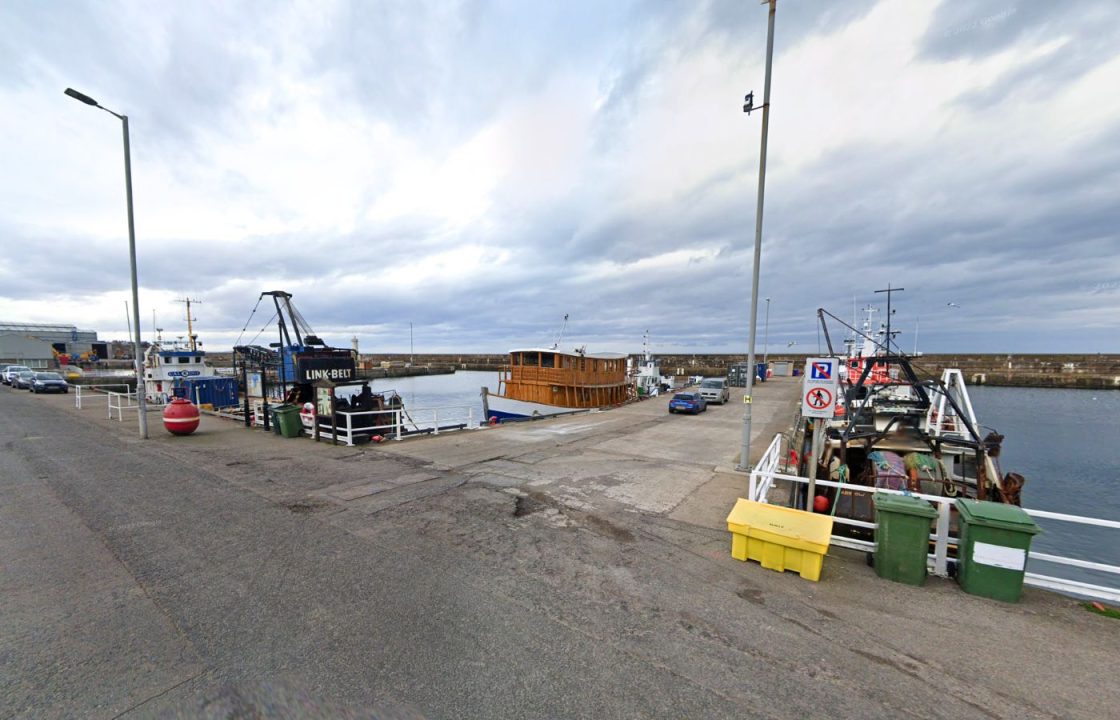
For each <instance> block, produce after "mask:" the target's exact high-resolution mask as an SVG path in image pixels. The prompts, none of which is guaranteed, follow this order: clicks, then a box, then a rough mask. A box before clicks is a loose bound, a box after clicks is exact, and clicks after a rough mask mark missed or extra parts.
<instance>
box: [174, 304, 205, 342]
mask: <svg viewBox="0 0 1120 720" xmlns="http://www.w3.org/2000/svg"><path fill="white" fill-rule="evenodd" d="M175 302H181V303H186V305H187V339H188V340H190V341H191V350H197V349H198V343H197V340H198V336H197V335H195V334H194V321H195V318H193V317H191V303H195V304H196V305H197V304H198V303H201V302H202V301H201V300H194V299H192V298H183V299H182V300H176V301H175Z"/></svg>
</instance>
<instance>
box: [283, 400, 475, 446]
mask: <svg viewBox="0 0 1120 720" xmlns="http://www.w3.org/2000/svg"><path fill="white" fill-rule="evenodd" d="M375 415H380V416H385V415H391V416H392V421H391V422H389V423H386V424H382V425H369V424H366V423H363V422H362V421H361V418H368V417H372V416H375ZM325 419H329V418H324V417H319V418H317V419H316V422H318V423H319V437H320V438H321V439H322V438H325V439H327V440H334V439H336V438H337V440H338V441H339V442H341V443H344V444H346V445H354V444H355V442H359V441H364V440H368V439H369V438H370V437H371V436H373V435H381V436H382V437H384V438H387V439H388V438H392V439H393V440H403V439H404V438H406V437H409V436H412V435H425V434H431V435H439V434H440V433H441V432H447V431H449V430H476V429H478V427H479V426H478V422H477V421H476V420H475V415H474V408H473V407H472V406H468V405H448V406H444V407H433V408H416V409H412V410H365V411H361V412H354V411H346V412H340V413H338V414H337V420H336V423H335V426H334V432H332V430H331V426H330V425H329V424H328V423H325V422H324V420H325ZM304 432H307V433H309V434H311V433H313V432H314V430H313V429H308V428H304Z"/></svg>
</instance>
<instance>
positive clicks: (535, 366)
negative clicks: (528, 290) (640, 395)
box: [482, 347, 630, 422]
mask: <svg viewBox="0 0 1120 720" xmlns="http://www.w3.org/2000/svg"><path fill="white" fill-rule="evenodd" d="M629 385H630V383H629V379H628V378H627V375H626V355H625V354H624V353H588V352H586V351H585V350H584V349H582V348H581V349H577V350H572V351H570V352H566V351H562V350H558V349H556V348H554V347H553V348H528V349H522V350H511V351H510V353H509V367H508V368H506V369H504V370H502V372H501V375H500V376H499V380H498V391H497V392H496V393H494V392H490V390H489V389H488V388H483V389H482V404H483V409H484V411H485V413H486V419H487V420H488V421H490V422H499V421H503V420H512V419H523V418H530V417H540V416H546V415H559V414H562V413H568V412H573V411H577V410H590V409H594V408H602V407H609V406H611V405H620V404H622V403H623V402H625V401H626V400H628V399H629Z"/></svg>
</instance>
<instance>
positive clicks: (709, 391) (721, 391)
mask: <svg viewBox="0 0 1120 720" xmlns="http://www.w3.org/2000/svg"><path fill="white" fill-rule="evenodd" d="M700 397H702V398H704V400H706V401H707V402H708V403H718V404H720V405H723V404H724V403H725V402H727V401H728V399H729V398H730V397H731V390H729V389H728V388H727V378H704V379H703V380H701V381H700Z"/></svg>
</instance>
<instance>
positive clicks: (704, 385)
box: [700, 380, 723, 389]
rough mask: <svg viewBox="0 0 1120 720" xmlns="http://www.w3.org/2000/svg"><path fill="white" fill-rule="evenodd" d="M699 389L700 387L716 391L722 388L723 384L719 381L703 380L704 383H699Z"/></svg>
mask: <svg viewBox="0 0 1120 720" xmlns="http://www.w3.org/2000/svg"><path fill="white" fill-rule="evenodd" d="M700 387H702V388H717V389H718V388H721V387H723V382H721V381H719V380H705V381H704V382H702V383H700Z"/></svg>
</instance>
